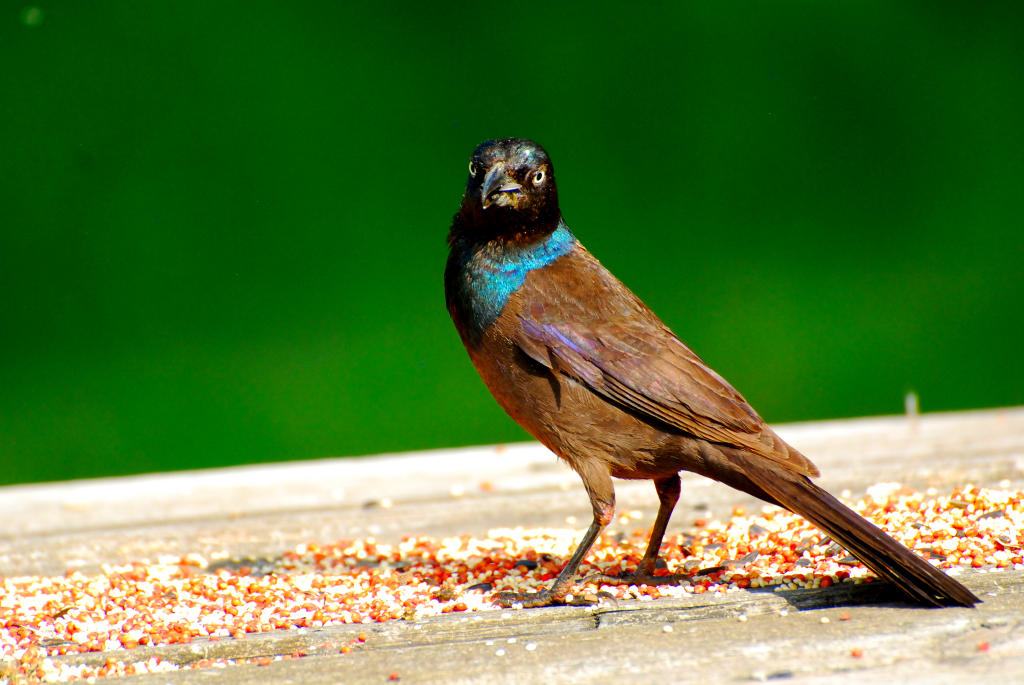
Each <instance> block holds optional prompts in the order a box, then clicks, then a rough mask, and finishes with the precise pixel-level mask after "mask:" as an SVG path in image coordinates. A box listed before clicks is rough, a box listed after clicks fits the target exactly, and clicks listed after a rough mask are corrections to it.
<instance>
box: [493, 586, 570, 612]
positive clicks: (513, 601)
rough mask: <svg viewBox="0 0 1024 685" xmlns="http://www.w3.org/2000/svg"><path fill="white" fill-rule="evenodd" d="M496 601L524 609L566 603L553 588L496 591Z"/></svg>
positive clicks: (502, 605) (498, 603) (509, 606)
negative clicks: (527, 590) (529, 590)
mask: <svg viewBox="0 0 1024 685" xmlns="http://www.w3.org/2000/svg"><path fill="white" fill-rule="evenodd" d="M493 601H494V603H495V604H497V605H498V606H501V607H505V608H506V609H510V608H512V607H513V606H520V607H523V608H524V609H527V608H530V607H547V606H551V605H553V604H565V599H563V598H561V597H556V596H555V593H553V592H551V590H541V591H539V592H507V591H506V592H496V593H494V600H493Z"/></svg>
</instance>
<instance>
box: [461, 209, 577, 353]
mask: <svg viewBox="0 0 1024 685" xmlns="http://www.w3.org/2000/svg"><path fill="white" fill-rule="evenodd" d="M576 245H578V243H577V242H576V238H575V237H574V236H573V234H572V233H571V232H570V231H569V227H568V226H566V225H565V222H563V221H559V222H558V227H557V228H556V229H555V230H554V232H552V233H551V234H550V235H547V236H545V237H543V238H541V239H539V240H538V241H537V242H535V243H531V244H528V245H517V244H508V243H502V242H498V241H492V242H488V243H485V244H482V245H460V246H457V247H456V248H455V249H454V250H453V251H452V255H451V258H450V260H451V262H450V264H449V267H454V270H453V272H452V273H451V276H453V277H454V278H455V279H456V282H455V283H453V284H452V285H454V286H455V293H452V294H454V295H455V297H456V299H457V302H456V304H457V306H458V308H459V309H460V310H461V316H460V317H459V318H461V319H462V322H463V325H464V327H465V332H466V333H468V334H470V335H471V336H472V337H473V338H474V339H479V336H480V334H482V333H483V331H484V330H486V329H487V327H488V326H490V325H491V324H492V323H494V321H495V320H496V319H497V318H498V316H499V315H500V314H501V310H502V309H504V307H505V304H506V303H507V302H508V300H509V298H510V297H511V296H512V293H514V292H515V291H516V290H518V289H519V287H520V286H522V285H523V282H524V281H526V275H527V274H528V273H529V272H531V271H533V270H534V269H539V268H541V267H544V266H547V265H548V264H550V263H552V262H553V261H555V260H556V259H558V258H559V257H561V256H562V255H565V254H568V253H569V252H572V250H573V249H574V248H575V247H576Z"/></svg>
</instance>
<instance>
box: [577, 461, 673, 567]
mask: <svg viewBox="0 0 1024 685" xmlns="http://www.w3.org/2000/svg"><path fill="white" fill-rule="evenodd" d="M654 489H655V490H657V491H658V500H660V502H661V506H659V507H658V518H657V519H655V521H654V527H653V528H652V529H651V541H650V543H649V544H648V545H647V551H646V552H644V558H643V559H641V560H640V563H639V564H638V565H637V567H636V570H635V571H634V572H633V573H623V574H621V575H618V576H606V575H604V574H595V575H591V576H588V577H587V580H588V581H591V582H597V583H605V584H607V585H675V584H676V583H678V582H679V581H680V580H681V579H682V577H683V576H680V575H674V576H656V575H654V567H655V564H656V563H657V561H658V553H659V551H660V550H661V541H662V539H663V538H664V537H665V528H666V527H667V526H668V520H669V518H670V517H671V516H672V510H673V509H674V508H675V506H676V502H678V501H679V474H672V475H671V476H669V477H668V478H662V479H659V480H656V481H654Z"/></svg>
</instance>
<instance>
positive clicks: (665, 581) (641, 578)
mask: <svg viewBox="0 0 1024 685" xmlns="http://www.w3.org/2000/svg"><path fill="white" fill-rule="evenodd" d="M685 578H686V576H683V575H679V574H677V575H668V576H656V575H654V574H653V573H649V572H647V571H641V570H639V569H637V570H636V571H634V572H633V573H622V574H619V575H617V576H609V575H605V574H603V573H595V574H593V575H590V576H587V577H586V578H584V582H586V583H597V584H598V585H679V583H680V581H682V580H684V579H685Z"/></svg>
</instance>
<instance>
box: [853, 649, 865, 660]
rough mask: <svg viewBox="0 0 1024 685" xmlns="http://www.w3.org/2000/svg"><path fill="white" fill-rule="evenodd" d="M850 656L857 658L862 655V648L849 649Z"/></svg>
mask: <svg viewBox="0 0 1024 685" xmlns="http://www.w3.org/2000/svg"><path fill="white" fill-rule="evenodd" d="M850 656H852V657H853V658H855V659H859V658H861V657H862V656H864V652H863V650H860V649H851V650H850Z"/></svg>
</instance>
